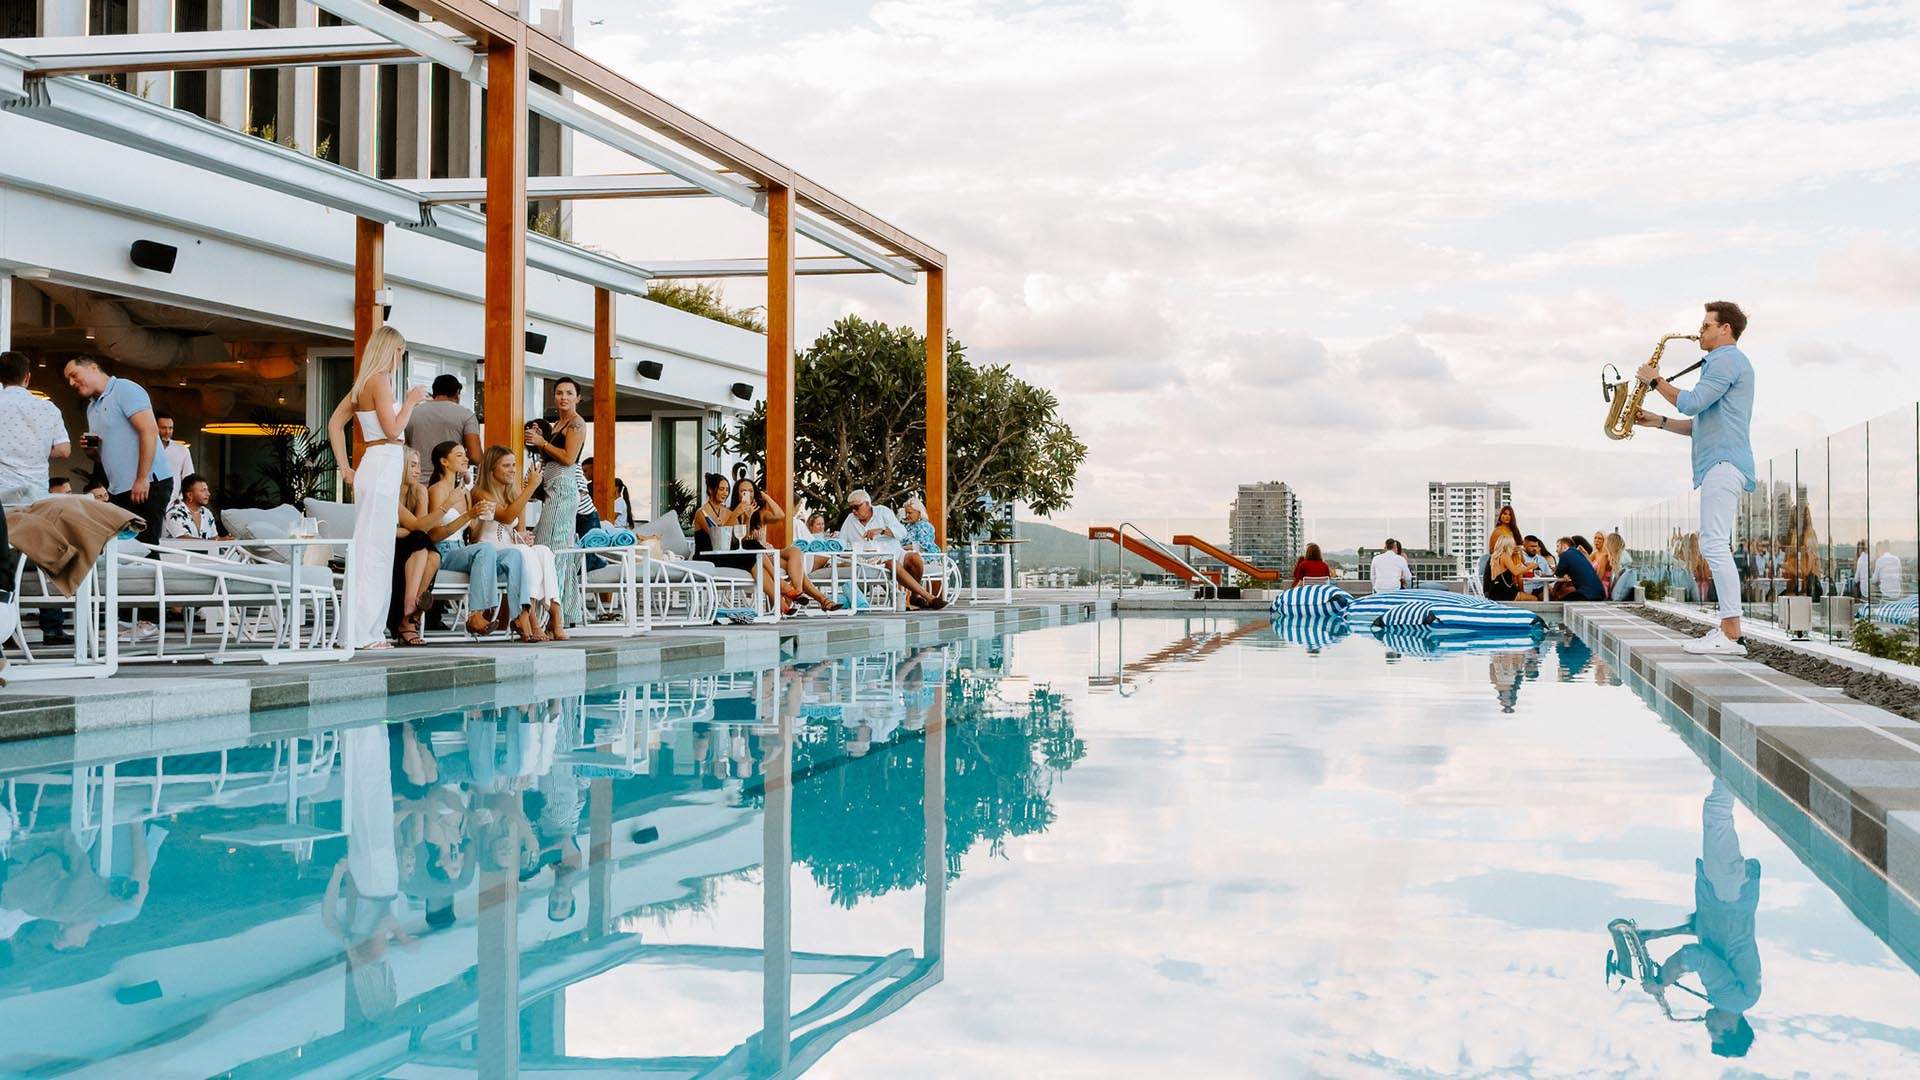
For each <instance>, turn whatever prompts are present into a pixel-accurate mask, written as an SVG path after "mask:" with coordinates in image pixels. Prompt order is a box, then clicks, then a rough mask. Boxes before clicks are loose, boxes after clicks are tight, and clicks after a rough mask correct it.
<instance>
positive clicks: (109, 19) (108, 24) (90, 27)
mask: <svg viewBox="0 0 1920 1080" xmlns="http://www.w3.org/2000/svg"><path fill="white" fill-rule="evenodd" d="M127 9H128V0H93V3H92V4H90V5H88V7H87V33H88V34H90V35H94V36H98V35H101V34H125V33H129V32H130V31H131V29H132V27H131V26H130V25H129V23H128V20H129V18H130V16H129V13H128V10H127ZM93 81H95V82H102V83H106V84H107V85H108V86H111V87H113V88H114V89H115V90H125V89H127V88H128V87H130V86H132V85H133V77H132V76H131V75H129V74H127V73H126V72H124V71H116V72H113V73H111V74H107V75H95V76H93Z"/></svg>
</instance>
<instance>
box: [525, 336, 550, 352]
mask: <svg viewBox="0 0 1920 1080" xmlns="http://www.w3.org/2000/svg"><path fill="white" fill-rule="evenodd" d="M527 351H528V352H530V353H532V354H533V355H535V356H539V355H540V354H541V353H544V352H546V351H547V335H545V334H540V333H535V332H534V331H532V330H529V331H527Z"/></svg>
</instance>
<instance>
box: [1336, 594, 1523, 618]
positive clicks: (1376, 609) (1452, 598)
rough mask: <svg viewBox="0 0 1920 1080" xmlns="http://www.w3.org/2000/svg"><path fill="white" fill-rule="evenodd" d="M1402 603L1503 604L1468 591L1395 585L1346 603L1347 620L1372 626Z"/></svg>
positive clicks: (1432, 606) (1462, 605)
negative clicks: (1471, 594)
mask: <svg viewBox="0 0 1920 1080" xmlns="http://www.w3.org/2000/svg"><path fill="white" fill-rule="evenodd" d="M1403 604H1419V605H1424V607H1425V608H1435V607H1442V606H1446V607H1467V608H1497V607H1499V606H1500V605H1499V604H1496V603H1494V602H1493V601H1491V600H1488V599H1485V598H1483V597H1479V596H1468V595H1466V594H1465V593H1456V592H1445V591H1442V590H1440V589H1395V590H1394V591H1392V592H1383V593H1372V594H1370V595H1367V596H1362V597H1359V598H1358V599H1356V600H1354V602H1353V603H1352V604H1350V605H1349V606H1348V607H1347V621H1348V622H1354V623H1359V624H1360V625H1362V626H1372V625H1373V624H1374V623H1375V622H1376V621H1378V620H1379V618H1380V617H1381V616H1382V615H1385V614H1386V613H1387V612H1389V611H1392V610H1393V609H1394V608H1397V607H1400V606H1401V605H1403Z"/></svg>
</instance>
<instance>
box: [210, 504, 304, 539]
mask: <svg viewBox="0 0 1920 1080" xmlns="http://www.w3.org/2000/svg"><path fill="white" fill-rule="evenodd" d="M299 520H300V511H299V510H298V509H297V508H295V507H293V506H292V505H290V504H288V503H281V504H280V505H279V506H276V507H274V508H272V509H271V510H246V509H232V510H222V511H220V523H221V524H222V525H224V526H226V530H227V535H228V536H231V537H233V538H234V539H235V540H285V539H286V538H287V530H288V529H290V528H292V527H293V523H294V522H296V521H299Z"/></svg>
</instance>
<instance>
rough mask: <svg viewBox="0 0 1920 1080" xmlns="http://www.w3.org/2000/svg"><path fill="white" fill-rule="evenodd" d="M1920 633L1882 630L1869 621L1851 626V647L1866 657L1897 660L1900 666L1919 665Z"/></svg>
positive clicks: (1862, 621)
mask: <svg viewBox="0 0 1920 1080" xmlns="http://www.w3.org/2000/svg"><path fill="white" fill-rule="evenodd" d="M1917 633H1920V631H1916V630H1913V629H1908V630H1904V631H1902V630H1882V629H1880V627H1879V626H1877V625H1875V624H1874V623H1873V622H1872V621H1871V620H1868V619H1861V620H1859V621H1858V622H1855V623H1854V624H1853V647H1854V648H1855V649H1858V650H1859V651H1861V652H1863V653H1866V654H1867V655H1868V656H1877V657H1879V658H1881V659H1882V660H1897V661H1899V662H1900V663H1902V664H1920V637H1916V634H1917Z"/></svg>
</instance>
